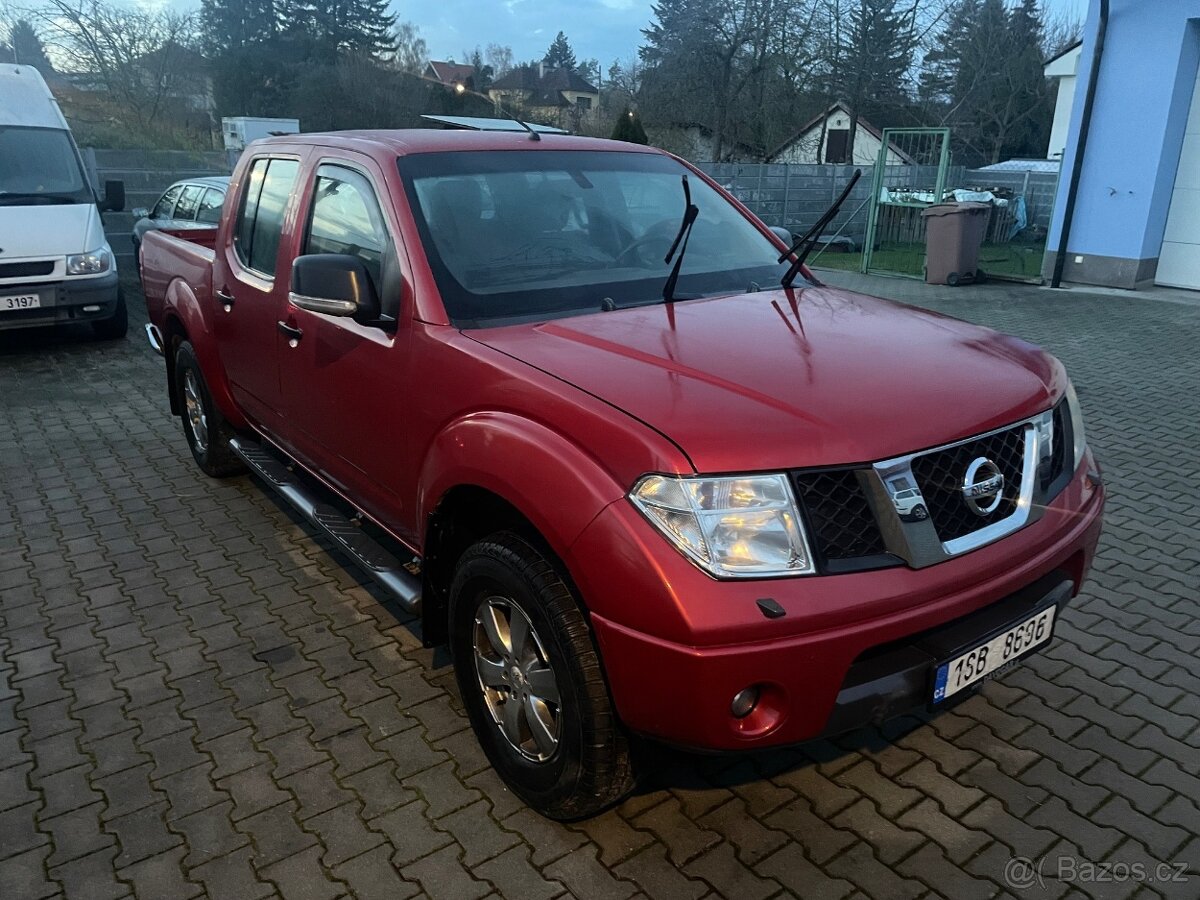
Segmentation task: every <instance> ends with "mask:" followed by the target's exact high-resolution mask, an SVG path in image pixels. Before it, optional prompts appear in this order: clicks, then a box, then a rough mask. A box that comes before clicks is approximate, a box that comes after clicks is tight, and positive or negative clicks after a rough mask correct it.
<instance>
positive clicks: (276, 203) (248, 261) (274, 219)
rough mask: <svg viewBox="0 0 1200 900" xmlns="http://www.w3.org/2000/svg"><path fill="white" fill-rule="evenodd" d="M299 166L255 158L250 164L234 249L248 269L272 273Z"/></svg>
mask: <svg viewBox="0 0 1200 900" xmlns="http://www.w3.org/2000/svg"><path fill="white" fill-rule="evenodd" d="M299 170H300V163H299V162H298V161H297V160H294V159H256V160H254V162H253V163H251V165H250V172H249V175H248V177H247V179H246V190H245V193H244V194H243V195H242V208H241V211H240V213H239V215H238V221H237V230H236V232H235V235H234V248H235V250H236V251H237V255H238V259H240V260H241V261H242V263H243V265H245V266H246V267H247V268H250V269H253V270H255V271H256V272H260V273H262V274H263V275H268V276H273V275H274V274H275V264H276V257H277V256H278V255H279V239H280V236H281V234H282V233H283V214H284V210H285V209H286V208H287V201H288V196H289V195H290V194H291V191H292V184H293V183H294V182H295V181H296V173H297V172H298V171H299Z"/></svg>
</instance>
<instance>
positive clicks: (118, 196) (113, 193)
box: [100, 181, 125, 213]
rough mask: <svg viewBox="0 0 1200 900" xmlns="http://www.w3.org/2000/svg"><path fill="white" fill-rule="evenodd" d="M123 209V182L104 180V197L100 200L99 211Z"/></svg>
mask: <svg viewBox="0 0 1200 900" xmlns="http://www.w3.org/2000/svg"><path fill="white" fill-rule="evenodd" d="M124 211H125V182H123V181H106V182H104V199H103V200H101V201H100V212H102V213H103V212H124Z"/></svg>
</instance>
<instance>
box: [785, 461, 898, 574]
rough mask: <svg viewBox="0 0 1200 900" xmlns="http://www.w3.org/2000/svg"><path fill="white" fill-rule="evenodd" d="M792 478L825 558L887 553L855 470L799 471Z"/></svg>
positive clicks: (818, 552) (817, 548)
mask: <svg viewBox="0 0 1200 900" xmlns="http://www.w3.org/2000/svg"><path fill="white" fill-rule="evenodd" d="M792 481H793V483H794V484H795V486H796V494H797V496H798V497H799V499H800V503H801V506H803V508H804V513H805V518H806V519H807V520H808V522H807V524H808V527H809V534H810V536H811V537H812V541H813V544H814V545H815V546H814V547H813V549H814V550H815V551H816V553H817V554H818V555H819V556H820V557H821V558H822V559H824V560H848V559H856V558H859V557H867V556H875V555H877V554H881V553H884V552H885V548H884V545H883V535H881V534H880V532H879V526H878V525H877V524H876V523H875V516H874V515H873V514H872V513H871V507H870V506H869V505H868V503H867V497H866V494H864V493H863V490H862V488H861V487H860V486H859V483H858V478H857V476H856V475H855V474H854V470H853V469H832V470H825V471H815V472H796V473H794V474H793V477H792Z"/></svg>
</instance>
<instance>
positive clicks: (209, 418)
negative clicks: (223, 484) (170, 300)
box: [175, 341, 246, 478]
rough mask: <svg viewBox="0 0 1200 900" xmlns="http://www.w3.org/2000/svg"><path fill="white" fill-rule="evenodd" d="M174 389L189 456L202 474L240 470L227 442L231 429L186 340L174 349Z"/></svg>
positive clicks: (223, 474) (218, 475) (222, 475)
mask: <svg viewBox="0 0 1200 900" xmlns="http://www.w3.org/2000/svg"><path fill="white" fill-rule="evenodd" d="M175 390H176V392H177V398H176V399H177V400H178V401H179V409H180V410H181V412H180V416H181V418H182V419H183V435H184V437H186V438H187V442H188V448H189V449H190V450H191V451H192V458H193V459H195V460H196V465H198V466H199V467H200V468H201V469H202V470H203V472H204V474H205V475H209V476H211V477H213V478H225V477H227V476H229V475H238V474H240V473H242V472H244V471H245V470H246V469H245V466H243V465H242V461H241V460H240V459H238V457H237V456H236V454H234V452H233V450H232V449H231V448H230V446H229V441H230V440H231V439H232V438H233V437H234V431H233V429H232V428H231V427H230V425H229V423H228V422H226V421H225V417H224V416H222V415H221V411H220V410H219V409H217V408H216V406H214V405H213V402H212V396H211V395H210V394H209V392H208V385H207V384H206V383H205V381H204V375H203V373H201V371H200V364H199V363H198V362H197V361H196V352H195V350H193V349H192V345H191V344H190V343H189V342H188V341H184V342H183V343H181V344H180V345H179V347H178V348H176V350H175Z"/></svg>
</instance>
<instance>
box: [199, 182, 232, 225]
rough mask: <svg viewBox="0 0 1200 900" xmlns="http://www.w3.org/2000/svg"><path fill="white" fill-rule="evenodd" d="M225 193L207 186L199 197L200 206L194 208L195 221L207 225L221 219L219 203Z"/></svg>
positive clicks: (221, 201) (223, 198)
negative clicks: (196, 208)
mask: <svg viewBox="0 0 1200 900" xmlns="http://www.w3.org/2000/svg"><path fill="white" fill-rule="evenodd" d="M224 202H225V195H224V194H223V193H222V192H221V191H218V190H217V189H216V188H209V189H208V190H206V191H205V192H204V196H203V197H201V198H200V208H199V209H198V210H196V221H197V222H203V223H204V224H207V225H216V224H217V223H218V222H220V221H221V205H222V204H223V203H224Z"/></svg>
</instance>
